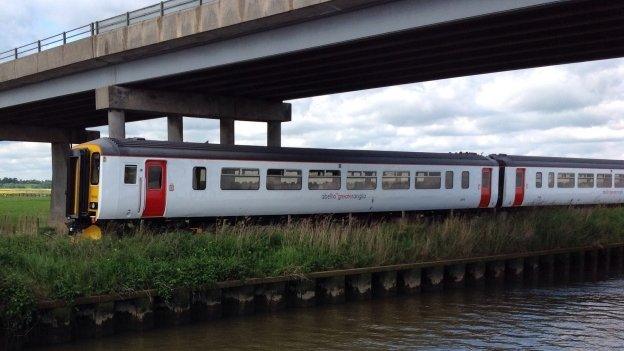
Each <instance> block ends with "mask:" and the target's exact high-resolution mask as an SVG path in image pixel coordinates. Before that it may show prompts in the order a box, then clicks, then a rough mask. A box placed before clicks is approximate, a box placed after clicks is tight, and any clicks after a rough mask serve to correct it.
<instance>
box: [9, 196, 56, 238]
mask: <svg viewBox="0 0 624 351" xmlns="http://www.w3.org/2000/svg"><path fill="white" fill-rule="evenodd" d="M4 190H5V189H0V234H14V233H22V234H36V233H37V232H38V231H39V229H40V228H41V227H43V226H45V225H46V222H47V220H48V217H49V216H50V196H49V195H40V196H33V195H32V194H30V195H27V194H25V193H16V192H14V191H13V192H12V193H13V194H20V195H12V196H8V195H6V194H8V192H5V193H4V194H5V196H3V195H2V194H3V191H4ZM35 190H36V189H35ZM26 195H27V196H26Z"/></svg>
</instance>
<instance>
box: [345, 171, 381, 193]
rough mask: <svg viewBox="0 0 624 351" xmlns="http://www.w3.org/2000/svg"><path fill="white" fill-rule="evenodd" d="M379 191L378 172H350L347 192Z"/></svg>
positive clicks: (348, 173)
mask: <svg viewBox="0 0 624 351" xmlns="http://www.w3.org/2000/svg"><path fill="white" fill-rule="evenodd" d="M375 189H377V172H375V171H348V172H347V190H375Z"/></svg>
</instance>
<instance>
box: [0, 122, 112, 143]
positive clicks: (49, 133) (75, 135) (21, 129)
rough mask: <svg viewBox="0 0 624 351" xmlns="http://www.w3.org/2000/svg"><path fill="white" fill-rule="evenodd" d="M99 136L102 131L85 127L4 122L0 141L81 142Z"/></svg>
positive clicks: (1, 127)
mask: <svg viewBox="0 0 624 351" xmlns="http://www.w3.org/2000/svg"><path fill="white" fill-rule="evenodd" d="M99 137H100V132H94V131H89V130H84V129H83V130H80V129H64V128H51V127H37V126H31V125H17V124H2V126H0V141H26V142H33V143H65V144H81V143H84V142H87V141H91V140H95V139H98V138H99Z"/></svg>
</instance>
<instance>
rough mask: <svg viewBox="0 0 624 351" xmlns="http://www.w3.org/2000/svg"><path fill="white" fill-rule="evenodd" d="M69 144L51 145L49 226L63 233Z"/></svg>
mask: <svg viewBox="0 0 624 351" xmlns="http://www.w3.org/2000/svg"><path fill="white" fill-rule="evenodd" d="M70 148H71V145H70V144H69V143H52V194H51V198H50V219H49V223H48V224H49V225H50V226H51V227H53V228H56V229H57V230H59V231H65V230H66V228H65V226H64V224H65V210H66V199H65V192H66V191H67V169H68V167H69V164H68V163H69V159H68V157H67V156H68V155H69V151H70Z"/></svg>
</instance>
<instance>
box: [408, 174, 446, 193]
mask: <svg viewBox="0 0 624 351" xmlns="http://www.w3.org/2000/svg"><path fill="white" fill-rule="evenodd" d="M414 187H415V188H416V189H440V187H442V172H416V181H415V182H414Z"/></svg>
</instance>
